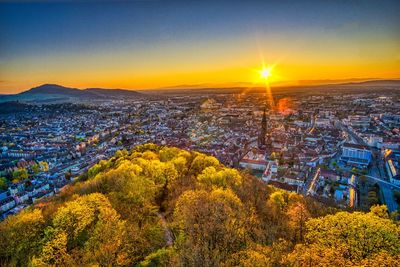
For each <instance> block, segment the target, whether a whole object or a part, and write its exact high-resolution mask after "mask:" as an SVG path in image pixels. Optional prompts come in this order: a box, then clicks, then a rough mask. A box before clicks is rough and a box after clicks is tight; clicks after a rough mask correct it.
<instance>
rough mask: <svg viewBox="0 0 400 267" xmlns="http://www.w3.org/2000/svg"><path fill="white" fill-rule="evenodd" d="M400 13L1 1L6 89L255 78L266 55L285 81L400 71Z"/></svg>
mask: <svg viewBox="0 0 400 267" xmlns="http://www.w3.org/2000/svg"><path fill="white" fill-rule="evenodd" d="M399 14H400V2H399V1H196V2H192V1H171V2H170V1H117V2H110V1H66V2H63V1H56V2H36V1H33V2H17V3H9V2H1V3H0V80H1V83H0V93H6V92H15V91H22V90H23V89H26V88H28V87H29V86H33V85H37V84H39V83H61V84H65V85H70V86H76V87H85V86H86V87H90V86H100V87H121V88H152V87H161V86H169V85H174V84H185V83H189V84H191V83H194V84H196V83H225V82H248V81H251V80H252V79H254V78H253V77H252V75H253V74H252V73H251V71H249V69H251V68H254V67H259V65H260V64H261V61H262V60H264V61H266V62H267V64H276V69H277V70H276V72H277V75H276V77H279V78H277V80H299V79H304V80H307V79H345V78H367V77H374V78H393V77H399V76H400V75H399V71H398V69H399V68H400V52H399V51H400V31H399V28H400V27H399V26H400V16H399ZM374 66H376V67H375V68H374ZM313 68H314V70H313ZM340 68H341V69H343V71H340ZM315 69H320V70H318V71H317V73H316V71H315ZM357 69H359V70H362V72H361V71H359V72H357ZM353 70H354V71H353ZM346 73H347V75H348V76H346ZM317 74H318V75H317Z"/></svg>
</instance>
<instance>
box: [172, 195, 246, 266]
mask: <svg viewBox="0 0 400 267" xmlns="http://www.w3.org/2000/svg"><path fill="white" fill-rule="evenodd" d="M243 209H244V207H243V204H242V203H241V201H240V199H239V198H238V197H237V196H236V195H235V194H234V193H233V192H232V191H231V190H223V189H215V190H213V191H211V192H207V191H205V190H199V191H187V192H185V193H184V194H183V195H182V196H181V197H180V198H179V200H178V202H177V204H176V208H175V213H174V221H175V223H176V226H177V231H178V233H177V234H178V247H179V248H180V260H181V264H183V265H189V266H215V265H218V264H219V263H221V262H223V261H225V260H226V259H227V257H228V256H229V255H230V254H231V253H233V252H236V251H239V250H240V249H241V248H243V246H244V245H245V243H246V223H245V221H246V220H245V213H244V210H243Z"/></svg>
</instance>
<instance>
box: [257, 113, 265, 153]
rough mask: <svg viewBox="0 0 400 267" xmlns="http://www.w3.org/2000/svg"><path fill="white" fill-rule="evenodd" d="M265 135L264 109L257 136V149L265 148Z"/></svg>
mask: <svg viewBox="0 0 400 267" xmlns="http://www.w3.org/2000/svg"><path fill="white" fill-rule="evenodd" d="M266 134H267V115H266V114H265V108H264V113H263V117H262V120H261V131H260V134H259V136H258V147H259V148H264V147H265V135H266Z"/></svg>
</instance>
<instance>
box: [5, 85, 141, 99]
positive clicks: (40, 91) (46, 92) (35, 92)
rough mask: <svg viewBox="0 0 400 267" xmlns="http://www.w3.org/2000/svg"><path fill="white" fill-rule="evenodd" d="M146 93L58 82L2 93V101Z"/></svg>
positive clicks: (109, 97) (103, 97)
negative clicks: (83, 87) (85, 87)
mask: <svg viewBox="0 0 400 267" xmlns="http://www.w3.org/2000/svg"><path fill="white" fill-rule="evenodd" d="M141 97H144V94H142V93H139V92H136V91H130V90H123V89H101V88H88V89H83V90H81V89H77V88H70V87H64V86H61V85H57V84H43V85H40V86H38V87H34V88H31V89H29V90H27V91H24V92H22V93H19V94H14V95H0V103H1V102H10V101H20V102H33V103H50V102H51V103H54V102H59V103H60V102H87V101H102V100H110V99H121V98H124V99H125V98H141Z"/></svg>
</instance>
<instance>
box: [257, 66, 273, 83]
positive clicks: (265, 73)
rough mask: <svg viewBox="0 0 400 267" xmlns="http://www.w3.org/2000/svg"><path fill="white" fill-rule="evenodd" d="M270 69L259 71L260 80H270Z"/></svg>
mask: <svg viewBox="0 0 400 267" xmlns="http://www.w3.org/2000/svg"><path fill="white" fill-rule="evenodd" d="M271 71H272V70H271V68H265V67H264V68H262V69H261V70H260V77H261V78H262V79H264V80H267V79H268V78H270V77H271Z"/></svg>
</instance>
